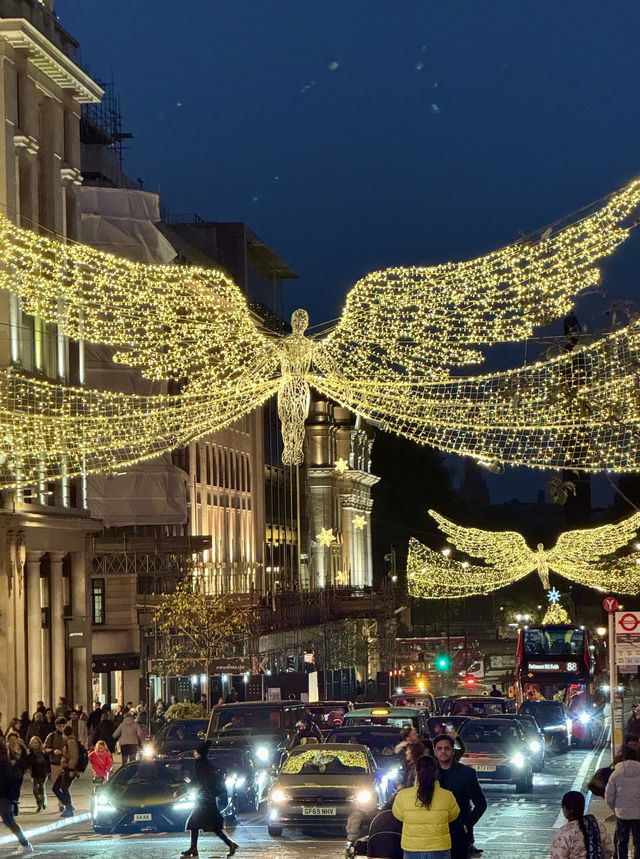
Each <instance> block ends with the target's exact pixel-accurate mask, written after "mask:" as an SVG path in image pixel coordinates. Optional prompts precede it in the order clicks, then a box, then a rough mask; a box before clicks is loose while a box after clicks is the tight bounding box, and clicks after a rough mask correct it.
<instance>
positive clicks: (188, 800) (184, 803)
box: [173, 790, 198, 811]
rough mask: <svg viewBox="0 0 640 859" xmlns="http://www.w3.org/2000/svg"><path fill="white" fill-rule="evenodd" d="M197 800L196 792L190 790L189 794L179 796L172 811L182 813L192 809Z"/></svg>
mask: <svg viewBox="0 0 640 859" xmlns="http://www.w3.org/2000/svg"><path fill="white" fill-rule="evenodd" d="M197 798H198V794H197V791H195V790H190V791H189V793H185V795H184V796H181V797H180V799H179V800H178V801H177V802H174V803H173V809H174V811H184V810H185V809H187V808H193V806H194V805H195V804H196V799H197Z"/></svg>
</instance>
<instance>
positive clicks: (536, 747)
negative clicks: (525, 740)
mask: <svg viewBox="0 0 640 859" xmlns="http://www.w3.org/2000/svg"><path fill="white" fill-rule="evenodd" d="M529 748H530V749H531V751H532V752H539V751H540V749H541V748H542V743H541V742H540V740H531V741H530V743H529Z"/></svg>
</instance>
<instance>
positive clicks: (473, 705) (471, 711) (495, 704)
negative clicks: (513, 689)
mask: <svg viewBox="0 0 640 859" xmlns="http://www.w3.org/2000/svg"><path fill="white" fill-rule="evenodd" d="M504 711H505V702H504V701H501V700H499V699H496V698H493V699H492V698H487V699H486V701H467V700H465V699H461V700H460V701H454V702H453V704H452V706H451V714H452V715H453V716H493V715H498V714H499V713H504Z"/></svg>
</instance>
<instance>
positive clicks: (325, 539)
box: [316, 528, 336, 546]
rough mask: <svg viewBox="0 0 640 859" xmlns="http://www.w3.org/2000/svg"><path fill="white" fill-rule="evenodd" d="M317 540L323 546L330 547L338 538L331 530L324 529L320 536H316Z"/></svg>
mask: <svg viewBox="0 0 640 859" xmlns="http://www.w3.org/2000/svg"><path fill="white" fill-rule="evenodd" d="M316 540H317V541H318V542H319V543H322V545H323V546H330V545H331V544H332V543H335V541H336V538H335V537H334V535H333V531H332V530H331V529H330V528H323V529H322V531H320V533H319V534H316Z"/></svg>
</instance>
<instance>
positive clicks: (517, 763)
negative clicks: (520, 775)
mask: <svg viewBox="0 0 640 859" xmlns="http://www.w3.org/2000/svg"><path fill="white" fill-rule="evenodd" d="M511 763H512V764H513V765H514V767H523V766H524V755H521V754H520V752H516V754H515V755H513V756H512V758H511Z"/></svg>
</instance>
